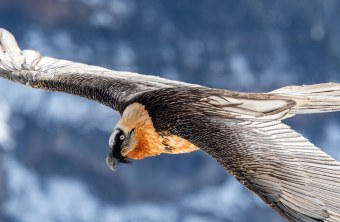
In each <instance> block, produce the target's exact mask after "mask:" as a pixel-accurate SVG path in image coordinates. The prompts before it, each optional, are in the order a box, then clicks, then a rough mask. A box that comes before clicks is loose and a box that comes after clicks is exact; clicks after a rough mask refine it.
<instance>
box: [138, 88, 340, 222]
mask: <svg viewBox="0 0 340 222" xmlns="http://www.w3.org/2000/svg"><path fill="white" fill-rule="evenodd" d="M170 91H171V92H170ZM159 98H161V99H159ZM139 102H141V103H143V104H145V105H146V107H147V108H148V110H149V113H150V115H151V117H152V119H153V120H154V124H155V127H156V129H158V130H160V131H168V132H170V133H172V134H175V135H177V136H180V137H182V138H184V139H187V140H189V141H190V142H191V143H193V144H194V145H196V146H197V147H200V148H201V149H202V150H204V151H205V152H207V153H208V154H210V155H211V156H212V157H213V158H215V159H216V160H217V161H218V162H219V163H220V164H221V165H222V166H223V167H224V168H225V169H226V170H228V171H229V172H230V173H231V174H233V175H234V176H235V177H236V178H237V179H238V180H239V181H240V182H241V183H242V184H244V185H245V186H246V187H247V188H248V189H250V190H251V191H253V192H254V193H256V194H257V195H258V196H260V197H261V198H262V199H263V200H264V201H265V202H266V203H267V204H268V205H270V206H271V207H272V208H273V209H274V210H276V211H277V212H278V213H280V214H281V215H282V216H284V217H285V218H287V219H288V220H290V221H313V222H315V221H340V164H339V162H337V161H335V160H334V159H333V158H332V157H330V156H329V155H327V154H326V153H324V152H322V151H321V150H320V149H319V148H317V147H315V146H314V145H313V144H311V143H310V142H308V140H307V139H305V138H304V137H303V136H301V135H300V134H298V133H296V132H295V131H293V130H292V129H290V128H289V127H288V126H287V125H285V124H283V123H281V121H280V119H283V118H285V117H286V116H287V115H290V114H289V112H290V111H291V110H293V109H296V108H297V106H298V104H297V103H296V101H294V100H291V99H289V98H286V99H280V98H279V96H277V95H269V94H244V93H236V92H230V91H222V90H212V89H210V90H209V89H177V90H173V89H168V90H160V91H158V92H153V93H147V94H145V95H143V96H142V97H141V98H139ZM324 104H326V103H324ZM299 105H301V104H299Z"/></svg>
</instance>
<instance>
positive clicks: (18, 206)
mask: <svg viewBox="0 0 340 222" xmlns="http://www.w3.org/2000/svg"><path fill="white" fill-rule="evenodd" d="M339 13H340V3H339V2H338V1H336V0H328V1H322V0H302V1H294V0H286V1H279V0H272V1H266V0H260V1H250V0H245V1H232V0H215V1H210V0H187V1H178V0H175V1H169V0H162V1H159V0H143V1H138V0H85V1H82V0H25V1H20V0H12V1H7V0H0V26H2V27H4V28H6V29H8V30H10V31H11V32H12V33H14V35H15V36H16V38H17V40H18V42H19V44H20V46H21V47H22V48H33V49H38V50H39V51H41V52H42V53H43V54H45V55H48V56H54V57H58V58H63V59H69V60H74V61H80V62H85V63H90V64H96V65H100V66H104V67H108V68H112V69H116V70H127V71H133V72H139V73H150V74H157V75H161V76H164V77H166V78H171V79H177V80H181V81H187V82H192V83H198V84H203V85H207V86H211V87H218V88H228V89H233V90H244V91H269V90H271V89H274V88H277V87H280V86H283V85H288V84H312V83H318V82H328V81H336V82H340V75H339V71H340V44H339V40H340V29H339V27H340V20H339V19H338V15H339ZM0 109H1V111H0V150H1V151H0V160H1V161H0V178H1V179H0V204H1V208H0V221H13V222H14V221H25V222H27V221H34V222H35V221H65V222H68V221H72V222H73V221H124V222H125V221H126V222H127V221H147V222H151V221H171V222H172V221H183V222H191V221H195V222H196V221H198V222H200V221H235V222H236V221H282V219H281V218H280V217H278V216H277V215H276V214H275V213H273V212H272V210H271V209H269V208H268V207H266V206H264V204H263V203H262V202H261V201H260V200H258V199H257V198H256V197H254V196H253V195H252V194H249V192H248V191H246V190H245V189H244V188H243V187H242V186H241V185H239V184H238V183H237V182H236V181H235V180H234V179H232V178H231V176H230V175H228V174H227V173H226V172H225V171H224V170H223V169H222V168H221V167H220V166H219V165H218V164H217V163H216V162H215V161H214V160H212V159H211V158H210V157H208V156H207V155H206V154H204V153H203V152H195V153H192V154H185V155H179V156H169V155H163V156H159V157H155V158H149V159H145V160H143V161H134V162H133V163H132V164H131V165H121V166H119V167H118V171H117V172H111V171H110V170H109V169H108V168H107V167H106V165H105V161H104V160H105V156H106V152H107V150H106V149H107V141H108V137H109V134H110V130H112V128H113V127H114V125H115V123H116V121H117V120H118V118H119V116H118V115H117V113H115V112H113V111H111V110H109V109H108V108H106V107H103V106H101V105H98V104H96V103H93V102H90V101H87V100H84V99H81V98H77V97H72V96H68V95H64V94H57V93H47V92H43V91H39V90H33V89H28V88H25V87H21V86H17V85H15V84H12V83H9V82H6V81H5V80H0ZM339 117H340V116H339V114H336V113H334V114H327V115H326V114H325V115H324V114H323V115H315V116H313V117H312V118H311V117H309V116H303V117H297V118H294V119H293V120H289V121H288V123H289V124H290V125H291V126H293V127H295V129H297V130H298V131H299V132H301V133H303V134H304V135H306V136H307V137H308V138H309V139H311V141H312V142H313V143H315V144H316V145H318V146H321V147H322V148H325V150H326V151H327V152H328V153H330V154H332V155H333V156H334V157H335V158H337V159H340V152H339V150H337V149H336V147H338V144H339V141H340V137H339V136H338V134H339V133H336V132H339V129H340V125H339Z"/></svg>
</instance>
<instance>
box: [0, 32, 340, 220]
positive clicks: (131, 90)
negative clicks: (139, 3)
mask: <svg viewBox="0 0 340 222" xmlns="http://www.w3.org/2000/svg"><path fill="white" fill-rule="evenodd" d="M0 77H3V78H5V79H8V80H11V81H14V82H17V83H21V84H23V85H26V86H28V87H33V88H40V89H45V90H49V91H58V92H65V93H69V94H74V95H78V96H82V97H85V98H87V99H91V100H95V101H97V102H100V103H102V104H104V105H106V106H108V107H111V108H112V109H114V110H117V111H118V112H119V113H120V114H121V119H120V120H119V122H118V123H117V126H116V127H115V128H114V130H113V132H112V134H111V136H110V139H109V147H110V148H109V152H108V156H107V159H106V163H107V165H108V166H109V167H110V168H111V169H113V167H114V166H115V164H117V163H119V162H122V163H124V162H127V161H128V160H129V159H143V158H144V157H149V156H156V155H159V154H161V153H169V154H179V153H187V152H192V151H195V150H198V149H201V150H203V151H205V152H207V153H208V154H209V155H211V156H212V157H213V158H215V159H216V160H217V161H218V162H219V163H220V164H221V165H222V166H223V167H224V168H225V169H226V170H227V171H228V172H229V173H231V174H232V175H233V176H234V177H235V178H236V179H237V180H238V181H240V183H242V184H243V185H244V186H245V187H246V188H248V189H249V190H250V191H252V192H254V193H255V194H257V195H258V196H259V197H260V198H261V199H262V200H263V201H264V202H265V203H266V204H268V205H269V206H270V207H272V208H273V210H275V211H276V212H277V213H279V214H280V215H281V216H283V217H284V218H285V219H287V220H288V221H306V222H320V221H328V222H335V221H338V222H340V162H337V161H336V160H334V159H333V158H332V157H331V156H329V155H327V154H326V153H324V152H323V151H321V150H320V149H319V148H317V147H316V146H314V145H313V144H312V143H310V142H309V141H308V140H307V139H305V138H304V137H303V136H302V135H300V134H299V133H297V132H295V131H294V130H292V129H290V127H289V126H287V125H286V124H284V123H282V120H284V119H286V118H289V117H292V116H294V115H296V114H307V113H323V112H332V111H339V110H340V84H337V83H324V84H317V85H309V86H287V87H284V88H280V89H277V90H274V91H272V92H268V93H244V92H236V91H229V90H223V89H213V88H208V87H204V86H200V85H194V84H188V83H183V82H178V81H171V80H167V79H163V78H159V77H155V76H149V75H140V74H136V73H130V72H118V71H112V70H109V69H105V68H101V67H97V66H90V65H86V64H81V63H76V62H71V61H65V60H60V59H55V58H50V57H45V56H42V55H41V54H40V53H39V52H37V51H34V50H24V51H22V50H21V49H20V48H19V47H18V45H17V43H16V40H15V38H14V37H13V35H12V34H11V33H9V32H8V31H6V30H4V29H0Z"/></svg>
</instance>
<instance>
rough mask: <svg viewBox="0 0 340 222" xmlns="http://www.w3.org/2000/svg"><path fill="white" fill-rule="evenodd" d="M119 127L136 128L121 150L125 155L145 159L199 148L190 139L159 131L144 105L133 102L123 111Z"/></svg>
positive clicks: (125, 129)
mask: <svg viewBox="0 0 340 222" xmlns="http://www.w3.org/2000/svg"><path fill="white" fill-rule="evenodd" d="M117 127H119V128H120V129H122V130H123V131H124V132H130V131H131V130H132V129H134V133H135V136H134V138H132V141H130V145H129V146H128V147H127V148H124V149H123V150H122V151H121V152H122V155H123V156H124V157H127V158H131V159H143V158H144V157H148V156H156V155H160V154H161V153H169V154H179V153H187V152H192V151H195V150H198V148H197V147H196V146H195V145H193V144H192V143H190V142H189V141H187V140H185V139H183V138H180V137H178V136H175V135H172V134H169V133H167V132H157V131H156V129H155V128H154V125H153V122H152V119H151V117H150V116H149V113H148V111H147V110H146V109H145V106H144V105H141V104H139V103H133V104H131V105H129V106H128V107H127V108H126V109H125V110H124V112H123V115H122V118H121V119H120V120H119V122H118V124H117Z"/></svg>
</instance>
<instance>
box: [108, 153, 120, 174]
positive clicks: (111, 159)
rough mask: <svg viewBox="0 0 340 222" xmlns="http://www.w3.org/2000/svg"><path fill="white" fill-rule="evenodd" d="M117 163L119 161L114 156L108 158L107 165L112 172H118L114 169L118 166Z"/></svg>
mask: <svg viewBox="0 0 340 222" xmlns="http://www.w3.org/2000/svg"><path fill="white" fill-rule="evenodd" d="M117 162H118V160H117V159H116V158H115V157H113V156H112V155H108V156H107V157H106V164H107V166H108V167H109V168H110V169H111V170H113V171H116V170H115V169H114V167H115V165H116V164H117Z"/></svg>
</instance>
